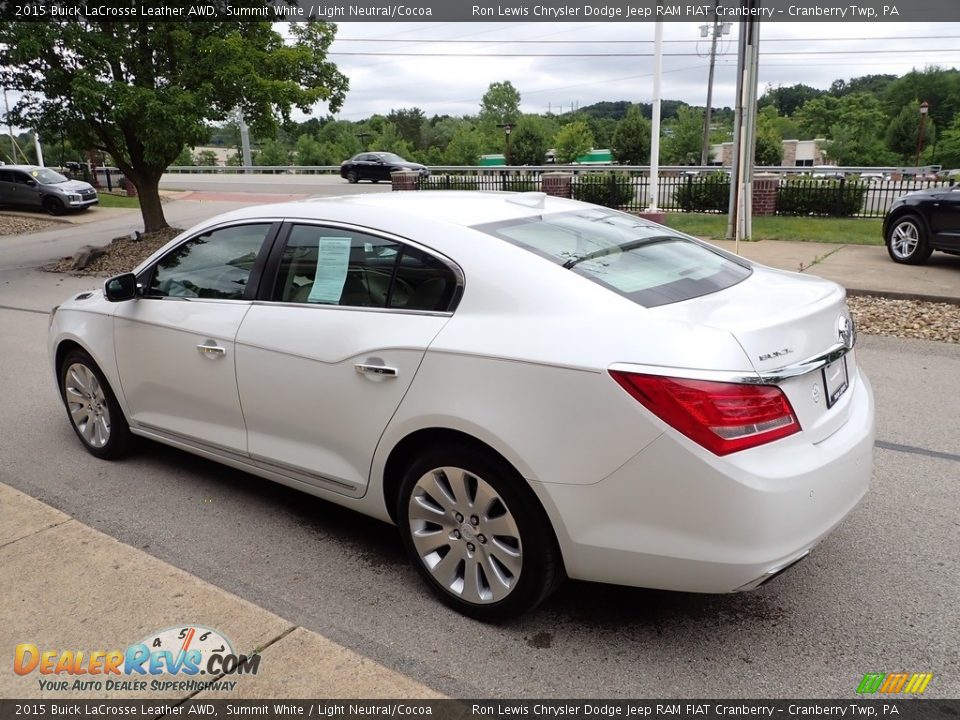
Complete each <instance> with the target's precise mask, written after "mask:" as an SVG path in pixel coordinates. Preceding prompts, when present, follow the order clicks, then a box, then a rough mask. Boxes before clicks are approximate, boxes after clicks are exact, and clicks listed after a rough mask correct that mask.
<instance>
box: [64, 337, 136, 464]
mask: <svg viewBox="0 0 960 720" xmlns="http://www.w3.org/2000/svg"><path fill="white" fill-rule="evenodd" d="M60 396H61V397H62V398H63V404H64V406H65V407H66V409H67V417H69V418H70V424H71V425H72V426H73V430H74V432H76V433H77V437H79V438H80V441H81V442H82V443H83V446H84V447H85V448H86V449H87V451H88V452H89V453H90V454H91V455H94V456H96V457H98V458H101V459H104V460H112V459H114V458H117V457H120V456H121V455H123V453H124V452H125V451H126V450H127V448H128V446H129V444H130V427H129V426H128V425H127V420H126V418H125V417H124V416H123V411H122V410H121V409H120V405H119V403H118V402H117V398H116V396H115V395H114V394H113V391H112V390H111V389H110V386H109V385H108V384H107V381H106V378H104V377H103V373H102V372H100V368H98V367H97V364H96V363H95V362H94V361H93V358H91V357H90V356H89V355H88V354H87V353H85V352H84V351H83V350H71V351H70V352H69V353H67V356H66V357H65V358H64V360H63V364H62V365H61V366H60Z"/></svg>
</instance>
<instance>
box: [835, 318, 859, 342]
mask: <svg viewBox="0 0 960 720" xmlns="http://www.w3.org/2000/svg"><path fill="white" fill-rule="evenodd" d="M837 336H838V337H839V338H840V342H842V343H843V346H844V347H845V348H846V349H847V350H850V349H852V348H853V344H854V343H855V342H856V341H857V329H856V327H854V324H853V320H852V319H851V318H848V317H846V316H845V315H841V316H840V317H839V318H838V319H837Z"/></svg>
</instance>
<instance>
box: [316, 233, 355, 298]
mask: <svg viewBox="0 0 960 720" xmlns="http://www.w3.org/2000/svg"><path fill="white" fill-rule="evenodd" d="M350 243H351V240H350V238H344V237H322V238H320V243H319V245H318V247H317V250H318V252H317V276H316V277H315V278H314V280H313V287H312V288H310V295H309V296H308V297H307V300H308V301H309V302H312V303H326V304H328V305H336V304H337V303H339V302H340V296H341V295H342V294H343V285H344V283H345V282H346V281H347V265H348V263H349V262H350Z"/></svg>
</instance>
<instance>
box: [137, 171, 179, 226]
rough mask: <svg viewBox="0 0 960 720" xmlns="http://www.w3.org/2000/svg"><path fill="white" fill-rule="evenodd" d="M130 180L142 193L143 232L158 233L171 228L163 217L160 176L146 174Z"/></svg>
mask: <svg viewBox="0 0 960 720" xmlns="http://www.w3.org/2000/svg"><path fill="white" fill-rule="evenodd" d="M130 180H132V181H133V184H134V185H136V186H137V191H138V192H139V193H140V214H141V215H143V231H144V232H148V233H149V232H156V231H157V230H163V229H164V228H168V227H170V226H169V225H168V224H167V219H166V218H165V217H164V216H163V205H162V204H161V203H160V176H159V175H156V176H154V175H152V174H145V175H141V176H139V177H131V178H130Z"/></svg>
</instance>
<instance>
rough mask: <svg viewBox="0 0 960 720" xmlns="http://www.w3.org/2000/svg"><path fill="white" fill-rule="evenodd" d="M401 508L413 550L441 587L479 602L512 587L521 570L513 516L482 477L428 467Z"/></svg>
mask: <svg viewBox="0 0 960 720" xmlns="http://www.w3.org/2000/svg"><path fill="white" fill-rule="evenodd" d="M407 512H408V518H409V522H410V535H411V539H412V542H413V545H414V547H415V548H416V554H417V556H418V557H419V559H420V561H421V562H422V563H423V566H424V567H425V568H426V570H427V571H428V573H429V574H430V576H431V577H432V578H433V579H434V580H435V581H436V582H437V583H438V584H439V585H440V586H441V587H442V588H443V589H444V590H445V591H446V592H448V593H450V594H451V595H452V596H454V597H456V598H458V599H460V600H463V601H465V602H468V603H473V604H478V605H483V604H489V603H496V602H499V601H501V600H503V599H504V598H506V597H507V596H508V595H509V594H510V593H511V591H512V590H513V589H514V588H515V587H516V585H517V582H518V581H519V579H520V574H521V572H522V570H523V546H522V543H521V541H520V531H519V528H518V526H517V521H516V519H515V518H514V516H513V514H512V513H511V511H510V509H509V508H508V507H507V504H506V502H505V501H504V499H503V498H502V497H501V496H500V495H499V494H498V493H497V491H496V490H495V489H494V488H493V486H492V485H490V484H489V483H487V482H486V481H485V480H483V478H480V477H477V476H476V475H474V474H472V473H470V472H468V471H466V470H464V469H462V468H458V467H439V468H435V469H433V470H430V471H429V472H427V473H424V474H423V475H422V476H421V477H420V479H419V480H417V482H416V484H415V485H414V487H413V492H412V493H411V494H410V501H409V503H408V510H407Z"/></svg>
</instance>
